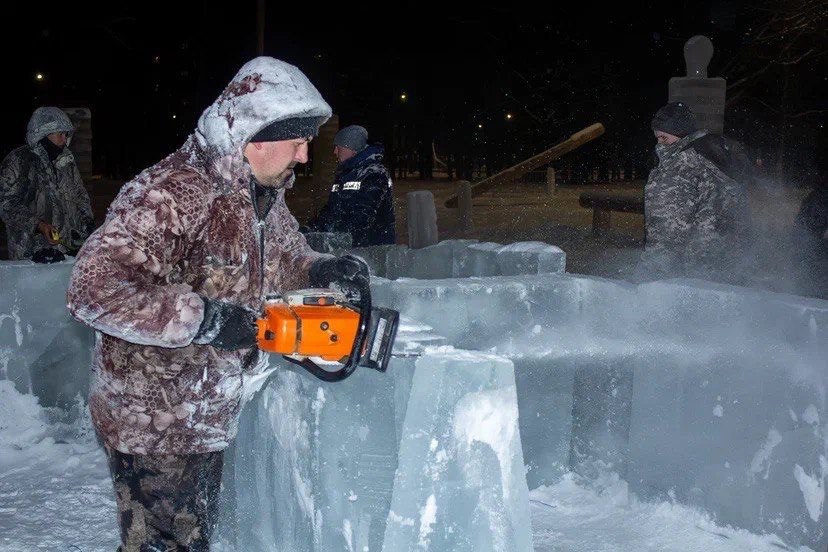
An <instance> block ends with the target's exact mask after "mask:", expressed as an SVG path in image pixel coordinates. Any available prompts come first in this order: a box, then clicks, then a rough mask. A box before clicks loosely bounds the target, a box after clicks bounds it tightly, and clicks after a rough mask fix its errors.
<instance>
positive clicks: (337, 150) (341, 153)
mask: <svg viewBox="0 0 828 552" xmlns="http://www.w3.org/2000/svg"><path fill="white" fill-rule="evenodd" d="M334 155H335V156H336V160H337V161H339V162H340V163H344V162H345V161H347V160H348V159H350V158H351V157H353V156H354V155H356V152H355V151H354V150H352V149H351V148H345V147H342V146H334Z"/></svg>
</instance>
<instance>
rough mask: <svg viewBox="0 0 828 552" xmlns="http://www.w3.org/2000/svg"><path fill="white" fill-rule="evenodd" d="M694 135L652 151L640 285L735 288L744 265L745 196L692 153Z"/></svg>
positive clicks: (747, 224)
mask: <svg viewBox="0 0 828 552" xmlns="http://www.w3.org/2000/svg"><path fill="white" fill-rule="evenodd" d="M705 133H706V131H700V132H696V133H694V134H691V135H689V136H686V137H685V138H682V139H681V140H679V141H678V142H676V143H674V144H672V145H670V146H662V147H659V148H657V153H658V156H659V164H658V166H657V167H656V168H655V169H653V170H652V172H650V176H649V178H648V180H647V184H646V186H645V188H644V215H645V223H646V232H647V243H646V249H645V251H644V254H643V255H642V258H641V263H640V264H639V266H638V268H637V273H638V277H639V278H640V279H658V278H665V277H682V276H683V277H698V278H705V279H711V280H717V281H728V282H736V281H738V280H739V279H740V277H741V276H742V274H741V272H742V270H743V269H744V264H745V262H746V259H745V255H746V250H745V249H746V245H747V238H748V232H749V228H750V210H749V205H748V199H747V190H746V189H745V186H744V185H743V184H742V183H739V182H736V181H735V180H733V179H732V178H730V177H728V176H727V175H725V173H724V172H722V171H721V170H720V169H719V168H717V166H716V165H715V164H714V163H713V162H712V161H711V160H710V159H707V158H706V157H705V156H703V155H701V154H700V153H699V152H698V151H697V150H696V149H695V148H693V147H691V146H692V144H693V142H694V141H695V140H697V139H699V138H701V137H702V136H704V135H705Z"/></svg>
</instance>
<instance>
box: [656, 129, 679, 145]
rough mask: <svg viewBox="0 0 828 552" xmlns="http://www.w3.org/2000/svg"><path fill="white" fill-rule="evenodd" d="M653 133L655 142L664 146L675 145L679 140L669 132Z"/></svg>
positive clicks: (658, 131)
mask: <svg viewBox="0 0 828 552" xmlns="http://www.w3.org/2000/svg"><path fill="white" fill-rule="evenodd" d="M653 132H654V133H655V137H656V141H657V142H658V143H659V144H662V145H664V146H669V145H670V144H675V143H676V142H678V141H679V140H681V138H679V137H678V136H676V135H675V134H670V133H669V132H662V131H660V130H656V131H653Z"/></svg>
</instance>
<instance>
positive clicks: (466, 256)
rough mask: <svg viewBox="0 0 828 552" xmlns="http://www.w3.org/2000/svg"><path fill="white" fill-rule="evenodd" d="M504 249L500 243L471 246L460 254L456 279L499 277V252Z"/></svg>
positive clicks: (483, 243)
mask: <svg viewBox="0 0 828 552" xmlns="http://www.w3.org/2000/svg"><path fill="white" fill-rule="evenodd" d="M501 247H503V246H502V245H501V244H499V243H494V242H482V243H475V244H471V245H469V246H468V247H467V248H466V249H465V250H462V251H460V252H459V253H458V256H457V261H456V263H455V264H456V272H455V274H454V276H455V277H458V278H468V277H470V276H499V275H500V265H499V264H498V262H497V252H498V251H499V250H500V248H501Z"/></svg>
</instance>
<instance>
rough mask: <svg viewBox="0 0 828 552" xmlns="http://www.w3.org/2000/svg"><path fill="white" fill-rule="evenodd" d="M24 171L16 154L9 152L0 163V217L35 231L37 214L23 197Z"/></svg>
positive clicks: (11, 223) (19, 226) (12, 223)
mask: <svg viewBox="0 0 828 552" xmlns="http://www.w3.org/2000/svg"><path fill="white" fill-rule="evenodd" d="M25 175H26V171H25V170H24V167H23V163H22V162H21V158H20V156H18V155H14V154H9V155H8V156H6V158H5V159H3V163H2V164H0V219H2V220H3V222H5V223H6V224H7V225H10V226H14V227H15V228H17V229H23V228H29V229H31V231H32V232H35V230H36V228H37V223H38V222H39V221H38V220H37V215H36V214H35V213H32V212H31V210H30V209H29V202H28V201H26V199H25V197H24V196H25V192H26V190H25V188H26V187H27V186H28V182H26V176H25Z"/></svg>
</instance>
